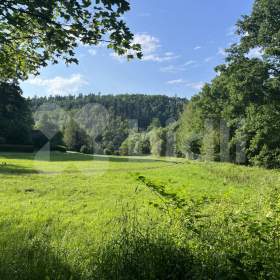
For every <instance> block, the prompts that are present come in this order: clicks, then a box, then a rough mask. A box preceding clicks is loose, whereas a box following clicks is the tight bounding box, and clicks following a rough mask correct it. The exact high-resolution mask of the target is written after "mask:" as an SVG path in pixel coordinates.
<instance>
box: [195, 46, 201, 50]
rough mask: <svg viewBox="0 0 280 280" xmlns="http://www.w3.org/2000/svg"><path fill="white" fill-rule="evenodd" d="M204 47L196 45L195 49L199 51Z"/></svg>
mask: <svg viewBox="0 0 280 280" xmlns="http://www.w3.org/2000/svg"><path fill="white" fill-rule="evenodd" d="M201 48H202V47H201V46H196V47H194V48H193V49H194V50H195V51H198V50H199V49H201Z"/></svg>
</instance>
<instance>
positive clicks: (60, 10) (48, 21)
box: [0, 0, 142, 80]
mask: <svg viewBox="0 0 280 280" xmlns="http://www.w3.org/2000/svg"><path fill="white" fill-rule="evenodd" d="M129 9H130V5H129V2H128V1H127V0H93V1H92V0H81V1H79V0H71V1H69V0H47V1H46V0H39V1H38V0H37V1H30V0H20V1H18V0H7V1H1V2H0V77H1V79H2V80H10V79H22V80H23V79H26V78H27V77H28V74H38V71H39V69H40V67H42V66H46V65H47V64H48V63H54V64H56V63H58V62H59V61H60V60H62V61H65V63H67V64H68V63H78V60H77V58H76V57H75V48H76V47H77V46H78V44H85V45H98V44H100V43H104V44H106V45H107V47H108V48H111V49H113V50H114V51H115V52H116V53H117V54H119V55H126V56H127V57H128V58H133V57H134V56H136V57H138V58H141V56H142V54H141V47H140V45H139V44H134V43H133V34H132V33H131V31H130V30H129V28H128V27H127V25H126V23H125V22H124V21H123V20H122V15H123V14H124V13H125V12H127V11H128V10H129Z"/></svg>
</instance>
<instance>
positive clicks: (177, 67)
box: [160, 65, 186, 73]
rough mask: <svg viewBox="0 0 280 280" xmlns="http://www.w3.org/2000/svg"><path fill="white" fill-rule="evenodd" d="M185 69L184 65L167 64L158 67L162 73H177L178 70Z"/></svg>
mask: <svg viewBox="0 0 280 280" xmlns="http://www.w3.org/2000/svg"><path fill="white" fill-rule="evenodd" d="M185 70H186V67H185V66H183V65H168V66H165V67H161V68H160V71H161V72H163V73H178V72H182V71H185Z"/></svg>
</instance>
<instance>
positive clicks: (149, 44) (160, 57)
mask: <svg viewBox="0 0 280 280" xmlns="http://www.w3.org/2000/svg"><path fill="white" fill-rule="evenodd" d="M133 43H134V44H140V45H141V47H142V53H143V57H142V60H143V61H155V62H164V61H170V60H173V59H176V58H178V57H179V56H177V55H175V54H174V53H172V52H165V53H163V54H160V53H159V49H160V47H161V45H160V41H159V39H158V38H156V37H154V36H151V35H149V34H146V33H144V34H135V36H134V40H133ZM131 53H132V54H133V52H131ZM111 56H112V57H113V58H115V59H117V60H119V61H124V59H125V57H124V56H118V55H117V54H113V53H112V54H111Z"/></svg>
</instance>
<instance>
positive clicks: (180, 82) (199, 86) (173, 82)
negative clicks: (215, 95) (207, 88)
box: [166, 79, 204, 90]
mask: <svg viewBox="0 0 280 280" xmlns="http://www.w3.org/2000/svg"><path fill="white" fill-rule="evenodd" d="M166 83H167V84H168V85H184V86H186V87H189V88H192V89H195V90H201V89H202V87H203V86H204V82H189V81H187V80H184V79H176V80H170V81H167V82H166Z"/></svg>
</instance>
